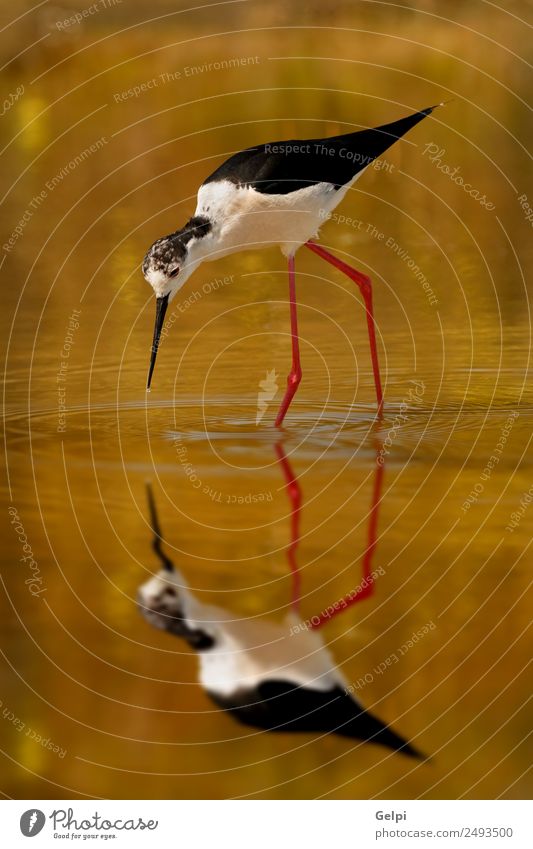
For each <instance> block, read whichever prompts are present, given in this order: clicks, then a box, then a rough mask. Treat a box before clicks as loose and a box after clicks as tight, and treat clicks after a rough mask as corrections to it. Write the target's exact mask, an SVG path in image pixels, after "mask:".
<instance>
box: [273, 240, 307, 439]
mask: <svg viewBox="0 0 533 849" xmlns="http://www.w3.org/2000/svg"><path fill="white" fill-rule="evenodd" d="M289 299H290V306H291V337H292V367H291V370H290V372H289V376H288V378H287V389H286V390H285V395H284V396H283V401H282V402H281V407H280V408H279V411H278V415H277V416H276V422H275V424H276V427H280V426H281V424H282V422H283V419H284V418H285V413H286V412H287V410H288V409H289V406H290V403H291V401H292V399H293V398H294V396H295V394H296V390H297V389H298V386H299V385H300V380H301V379H302V367H301V365H300V348H299V345H298V316H297V309H296V281H295V274H294V256H290V257H289Z"/></svg>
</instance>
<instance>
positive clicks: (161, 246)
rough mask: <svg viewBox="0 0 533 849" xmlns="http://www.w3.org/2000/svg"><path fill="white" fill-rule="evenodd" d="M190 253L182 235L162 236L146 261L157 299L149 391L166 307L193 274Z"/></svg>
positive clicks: (144, 267)
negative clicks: (188, 264) (188, 266)
mask: <svg viewBox="0 0 533 849" xmlns="http://www.w3.org/2000/svg"><path fill="white" fill-rule="evenodd" d="M188 252H189V251H188V246H187V243H186V242H185V241H184V239H183V238H182V235H181V233H179V232H178V233H172V234H171V235H170V236H163V238H162V239H158V240H157V242H154V244H153V245H152V247H151V248H150V250H149V251H148V253H147V254H146V256H145V258H144V260H143V264H142V271H143V274H144V277H145V279H146V280H147V281H148V283H149V284H150V286H151V287H152V289H153V290H154V294H155V297H156V301H155V325H154V338H153V341H152V353H151V357H150V368H149V371H148V385H147V388H148V389H150V382H151V380H152V374H153V371H154V367H155V361H156V357H157V350H158V348H159V341H160V338H161V331H162V329H163V322H164V320H165V314H166V311H167V307H168V305H169V303H170V301H171V300H172V298H173V297H174V295H175V294H176V292H177V291H178V289H181V287H182V286H183V284H184V283H185V281H186V279H187V278H188V276H189V274H190V273H191V270H192V269H190V268H187V257H188Z"/></svg>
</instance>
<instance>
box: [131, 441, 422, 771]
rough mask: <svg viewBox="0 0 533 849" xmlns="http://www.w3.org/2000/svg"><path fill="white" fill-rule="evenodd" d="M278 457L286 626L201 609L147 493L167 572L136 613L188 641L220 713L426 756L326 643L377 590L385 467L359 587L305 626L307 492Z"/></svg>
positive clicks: (378, 475) (146, 591)
mask: <svg viewBox="0 0 533 849" xmlns="http://www.w3.org/2000/svg"><path fill="white" fill-rule="evenodd" d="M276 454H277V460H278V463H279V465H280V467H281V470H282V473H283V475H284V478H285V481H286V490H287V494H288V497H289V501H290V505H291V534H290V542H289V545H288V547H287V550H286V555H287V561H288V565H289V569H290V573H291V577H292V589H291V608H290V612H289V613H288V615H287V616H286V618H285V620H284V621H283V622H274V621H272V620H266V619H257V618H250V619H238V618H236V617H235V616H234V615H233V614H232V613H231V612H230V611H228V610H226V609H224V608H222V607H218V606H214V605H209V604H205V603H203V602H201V601H199V600H198V599H197V598H196V596H195V595H194V593H193V592H192V591H191V590H190V589H189V587H188V585H187V582H186V580H185V578H184V576H183V575H182V574H181V572H180V571H179V570H178V569H177V568H176V566H175V565H174V563H173V562H172V560H171V559H170V558H169V557H168V556H167V554H166V553H165V552H164V550H163V536H162V531H161V527H160V524H159V518H158V515H157V510H156V505H155V500H154V497H153V493H152V489H151V487H150V485H147V496H148V506H149V511H150V520H151V526H152V529H153V542H152V547H153V550H154V551H155V553H156V555H157V557H158V558H159V560H160V562H161V566H162V568H161V569H160V571H159V572H158V573H157V575H155V576H153V577H152V578H150V579H149V580H148V581H146V582H145V583H144V584H142V585H141V587H140V588H139V592H138V603H139V607H140V610H141V612H142V614H143V616H144V617H145V619H146V620H147V621H148V622H149V623H150V625H152V626H154V627H156V628H160V629H162V630H165V631H168V632H169V633H170V634H173V635H175V636H176V637H179V638H181V639H183V640H185V641H186V642H187V643H188V645H189V646H190V647H191V648H192V649H193V650H194V651H195V652H197V654H198V659H199V680H200V683H201V686H202V687H203V689H204V690H205V692H206V694H207V695H208V696H209V697H210V699H211V700H212V701H213V702H214V703H215V704H216V705H218V706H219V707H220V708H222V709H223V710H224V711H227V712H228V713H229V714H231V715H232V716H233V717H234V718H235V719H236V720H238V721H239V722H241V723H243V724H245V725H248V726H252V727H254V728H259V729H264V730H267V731H275V732H307V733H310V734H325V733H333V734H335V735H338V736H341V737H346V738H352V739H358V740H364V741H371V742H373V743H379V744H381V745H384V746H387V747H388V748H390V749H393V750H396V751H401V752H402V753H403V754H407V755H410V756H413V757H420V755H419V753H418V752H417V751H416V749H415V748H414V747H413V746H412V745H411V744H410V743H409V742H408V741H407V740H405V739H403V738H402V737H400V736H399V735H398V734H396V732H395V731H393V730H392V729H391V728H390V727H388V726H387V725H385V724H384V723H383V722H381V721H380V720H379V719H378V718H377V717H376V716H374V715H373V714H371V713H370V712H369V711H367V710H365V709H364V707H363V706H362V705H361V703H360V702H359V701H358V700H357V699H355V698H354V696H353V694H352V693H351V692H350V689H351V688H348V686H347V682H346V680H345V679H344V677H343V675H342V673H341V672H340V670H339V669H338V668H337V666H336V664H335V661H334V659H333V657H332V655H331V653H330V651H329V650H328V648H327V646H326V645H325V644H324V639H323V637H322V635H321V628H322V626H323V625H324V624H325V623H326V622H327V621H329V620H330V619H332V618H333V617H334V616H337V615H339V614H341V613H342V612H343V611H345V610H346V609H347V608H348V607H350V606H351V605H352V604H354V603H357V602H359V601H362V600H363V599H364V598H366V597H368V595H370V594H371V593H372V592H373V589H374V583H373V581H372V580H369V576H371V575H372V574H373V573H372V560H373V557H374V553H375V550H376V534H377V524H378V512H379V504H380V498H381V487H382V481H383V466H382V465H379V464H378V463H377V462H376V467H375V472H374V484H373V494H372V503H371V509H370V513H369V522H368V535H367V545H366V549H365V553H364V556H363V563H362V580H361V582H360V584H359V586H358V587H357V588H356V590H355V591H354V592H352V593H350V595H349V596H347V597H346V598H345V599H342V600H341V603H336V604H335V605H331V606H330V607H329V608H326V610H324V611H322V612H321V613H319V614H317V615H316V616H312V617H311V618H310V620H306V622H303V621H302V619H301V618H300V616H299V601H300V584H301V576H300V573H299V570H298V565H297V561H296V551H297V548H298V543H299V528H300V511H301V506H302V493H301V489H300V486H299V484H298V481H297V479H296V477H295V475H294V472H293V469H292V466H291V464H290V462H289V460H288V458H287V456H286V454H285V451H284V449H283V445H282V444H281V442H280V443H278V444H277V445H276Z"/></svg>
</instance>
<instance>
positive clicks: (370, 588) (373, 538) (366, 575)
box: [311, 445, 385, 628]
mask: <svg viewBox="0 0 533 849" xmlns="http://www.w3.org/2000/svg"><path fill="white" fill-rule="evenodd" d="M379 447H380V446H379V445H377V446H376V471H375V473H374V487H373V490H372V503H371V506H370V517H369V520H368V533H367V542H366V548H365V553H364V554H363V563H362V569H361V572H362V577H361V582H360V584H359V585H358V586H357V587H356V588H355V589H354V590H353V591H352V592H351V593H349V594H348V595H346V596H344V598H343V599H342V600H341V601H340V602H338V604H339V606H338V607H337V608H336V609H335V608H333V612H332V613H330V612H329V610H330V609H331V605H330V608H328V609H327V610H323V611H322V613H320V614H319V615H318V617H317V616H313V617H311V622H312V620H313V619H317V618H318V620H319V621H318V622H316V623H313V622H312V625H311V627H312V628H320V627H321V626H322V625H324V623H325V622H329V621H330V619H333V617H334V616H337V614H339V613H343V612H344V611H345V610H347V609H348V608H349V607H351V606H352V605H353V604H356V603H357V602H358V601H363V599H365V598H368V597H369V596H371V595H372V594H373V592H374V580H373V577H372V561H373V559H374V553H375V550H376V545H377V535H378V518H379V508H380V506H381V491H382V489H383V473H384V471H385V466H384V464H383V463H382V462H381V463H380V462H379Z"/></svg>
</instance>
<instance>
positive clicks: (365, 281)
mask: <svg viewBox="0 0 533 849" xmlns="http://www.w3.org/2000/svg"><path fill="white" fill-rule="evenodd" d="M305 246H306V248H309V250H311V251H314V253H316V254H318V256H321V257H322V259H325V260H326V262H329V263H331V265H334V266H335V268H338V269H339V271H342V272H343V274H346V275H347V276H348V277H349V278H350V280H353V281H354V282H355V283H357V285H358V286H359V289H360V290H361V294H362V296H363V298H364V301H365V307H366V323H367V325H368V341H369V343H370V355H371V357H372V369H373V371H374V384H375V387H376V396H377V400H378V416H381V414H382V412H383V391H382V389H381V377H380V374H379V362H378V348H377V344H376V328H375V324H374V309H373V306H372V282H371V280H370V277H367V275H366V274H362V273H361V272H360V271H356V270H355V268H352V267H351V265H348V264H347V263H345V262H343V261H342V259H337V257H336V256H333V254H330V252H329V251H327V250H326V249H325V248H323V247H322V245H317V244H316V242H306V244H305Z"/></svg>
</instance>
